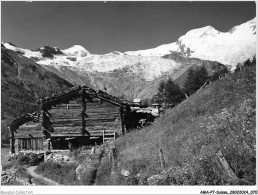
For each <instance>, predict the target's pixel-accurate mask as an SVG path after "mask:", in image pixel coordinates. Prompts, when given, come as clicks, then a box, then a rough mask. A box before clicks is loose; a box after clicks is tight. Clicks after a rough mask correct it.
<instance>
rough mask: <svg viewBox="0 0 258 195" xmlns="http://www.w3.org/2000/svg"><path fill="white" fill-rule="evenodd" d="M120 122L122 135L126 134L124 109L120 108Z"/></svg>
mask: <svg viewBox="0 0 258 195" xmlns="http://www.w3.org/2000/svg"><path fill="white" fill-rule="evenodd" d="M119 112H120V120H121V127H122V135H124V134H125V124H124V108H123V107H120V109H119Z"/></svg>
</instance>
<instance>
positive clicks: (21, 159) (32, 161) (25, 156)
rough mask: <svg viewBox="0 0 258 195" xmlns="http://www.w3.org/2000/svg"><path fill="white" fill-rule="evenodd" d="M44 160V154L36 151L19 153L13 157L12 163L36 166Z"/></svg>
mask: <svg viewBox="0 0 258 195" xmlns="http://www.w3.org/2000/svg"><path fill="white" fill-rule="evenodd" d="M42 161H44V155H43V154H40V155H39V154H35V153H22V152H20V153H18V154H17V155H15V156H13V157H11V163H12V164H14V165H20V166H23V165H27V166H35V165H38V164H39V163H40V162H42Z"/></svg>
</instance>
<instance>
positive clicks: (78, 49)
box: [62, 45, 90, 57]
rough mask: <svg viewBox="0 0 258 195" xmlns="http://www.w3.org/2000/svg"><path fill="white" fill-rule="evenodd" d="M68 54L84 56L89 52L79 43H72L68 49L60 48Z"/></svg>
mask: <svg viewBox="0 0 258 195" xmlns="http://www.w3.org/2000/svg"><path fill="white" fill-rule="evenodd" d="M62 52H63V53H65V54H66V55H68V56H75V57H85V56H87V55H89V54H90V52H89V51H87V50H86V49H85V48H84V47H82V46H81V45H74V46H72V47H70V48H68V49H64V50H62Z"/></svg>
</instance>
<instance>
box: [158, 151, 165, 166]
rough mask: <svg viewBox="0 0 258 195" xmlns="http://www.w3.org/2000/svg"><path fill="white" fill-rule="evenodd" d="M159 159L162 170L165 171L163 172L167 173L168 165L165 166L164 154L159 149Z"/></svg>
mask: <svg viewBox="0 0 258 195" xmlns="http://www.w3.org/2000/svg"><path fill="white" fill-rule="evenodd" d="M159 159H160V164H161V168H162V169H163V171H165V169H166V165H165V159H164V154H163V151H162V149H161V148H160V149H159Z"/></svg>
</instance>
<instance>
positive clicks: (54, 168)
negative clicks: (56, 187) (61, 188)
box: [35, 162, 80, 185]
mask: <svg viewBox="0 0 258 195" xmlns="http://www.w3.org/2000/svg"><path fill="white" fill-rule="evenodd" d="M76 168H77V165H76V164H59V163H56V162H42V163H40V164H39V165H38V167H37V169H36V170H35V171H36V172H37V173H38V174H41V175H43V176H44V177H47V178H49V179H52V180H54V181H56V182H58V183H60V184H65V185H78V184H80V182H79V181H78V179H77V175H76V172H75V170H76Z"/></svg>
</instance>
